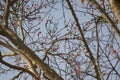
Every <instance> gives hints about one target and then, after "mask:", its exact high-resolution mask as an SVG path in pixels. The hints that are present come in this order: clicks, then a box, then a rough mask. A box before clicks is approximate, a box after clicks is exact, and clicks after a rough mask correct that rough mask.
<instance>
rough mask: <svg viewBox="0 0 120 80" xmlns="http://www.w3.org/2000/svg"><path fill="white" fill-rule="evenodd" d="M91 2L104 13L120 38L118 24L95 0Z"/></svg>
mask: <svg viewBox="0 0 120 80" xmlns="http://www.w3.org/2000/svg"><path fill="white" fill-rule="evenodd" d="M91 3H92V4H93V5H94V6H95V7H96V8H97V9H98V10H99V11H100V12H101V13H102V15H103V17H104V18H105V19H106V21H107V22H108V23H109V25H110V27H111V28H112V29H113V30H114V31H115V33H116V34H117V35H118V37H119V38H120V30H119V29H118V28H117V26H116V25H115V24H114V22H113V21H112V20H111V18H110V17H109V16H108V14H107V13H106V12H105V10H104V9H103V8H102V7H101V6H100V5H99V4H98V3H97V2H96V1H95V0H91Z"/></svg>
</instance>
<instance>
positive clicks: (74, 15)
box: [66, 0, 101, 80]
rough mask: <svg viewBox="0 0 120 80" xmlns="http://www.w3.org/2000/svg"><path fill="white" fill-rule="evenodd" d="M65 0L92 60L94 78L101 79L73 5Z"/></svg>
mask: <svg viewBox="0 0 120 80" xmlns="http://www.w3.org/2000/svg"><path fill="white" fill-rule="evenodd" d="M66 1H67V4H68V6H69V8H70V10H71V13H72V16H73V18H74V20H75V22H76V27H77V28H78V31H79V34H80V36H81V38H82V41H83V43H84V46H85V48H86V50H87V52H88V54H89V57H90V60H91V61H92V64H93V66H94V70H95V73H96V78H97V79H98V80H101V78H100V73H99V69H98V67H97V65H96V62H95V59H94V57H93V55H92V52H91V50H90V48H89V47H88V44H87V42H86V40H85V38H84V34H83V32H82V29H81V26H80V24H79V22H78V19H77V16H76V14H75V11H74V10H73V7H72V5H71V3H70V1H69V0H66Z"/></svg>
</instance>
